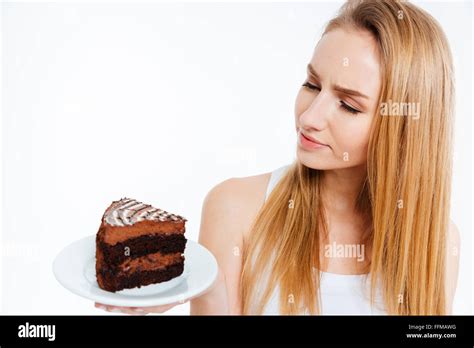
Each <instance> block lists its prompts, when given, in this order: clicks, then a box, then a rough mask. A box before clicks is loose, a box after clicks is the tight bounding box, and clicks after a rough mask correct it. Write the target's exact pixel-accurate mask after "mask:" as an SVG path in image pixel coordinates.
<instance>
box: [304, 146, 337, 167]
mask: <svg viewBox="0 0 474 348" xmlns="http://www.w3.org/2000/svg"><path fill="white" fill-rule="evenodd" d="M296 158H297V159H298V162H299V163H301V164H302V165H304V166H305V167H308V168H311V169H318V170H328V169H333V167H332V166H331V165H330V162H331V161H330V160H329V159H328V158H327V155H319V154H317V153H311V152H307V151H304V150H302V149H299V148H298V149H297V151H296Z"/></svg>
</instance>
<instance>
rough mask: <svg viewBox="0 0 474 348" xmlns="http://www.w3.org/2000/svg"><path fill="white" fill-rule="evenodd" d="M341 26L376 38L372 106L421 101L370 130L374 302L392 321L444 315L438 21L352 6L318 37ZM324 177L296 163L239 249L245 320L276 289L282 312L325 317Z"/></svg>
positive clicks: (365, 206) (445, 175)
mask: <svg viewBox="0 0 474 348" xmlns="http://www.w3.org/2000/svg"><path fill="white" fill-rule="evenodd" d="M337 28H342V29H356V30H366V31H368V32H370V33H371V34H372V35H373V37H374V38H375V40H376V42H377V45H378V50H379V54H380V59H381V73H382V87H381V91H380V95H379V100H378V105H379V106H381V105H383V103H385V105H387V104H388V105H389V104H390V103H392V102H395V103H398V105H409V104H403V103H416V104H417V105H418V112H419V113H418V115H417V116H416V117H413V115H411V116H410V115H406V114H405V115H401V116H400V115H399V116H386V115H385V114H384V113H383V110H382V108H379V109H378V111H377V113H376V115H375V117H374V120H373V122H372V125H371V131H370V136H369V144H368V152H367V177H366V180H365V182H364V185H363V186H362V187H361V188H360V195H359V198H358V201H357V207H358V209H359V210H360V211H361V212H362V213H365V214H367V215H368V216H369V219H368V221H369V225H368V226H367V228H366V230H367V231H368V232H369V238H368V240H367V241H368V242H369V243H370V246H371V248H370V250H371V255H370V258H369V259H370V265H369V266H368V267H369V269H368V271H369V273H368V274H370V280H371V282H370V284H371V286H370V289H371V291H370V292H371V296H370V299H371V303H372V304H373V303H374V301H375V295H376V291H377V289H378V288H380V292H381V295H382V301H383V305H384V309H385V311H386V312H387V313H388V314H401V315H410V314H416V315H427V314H433V315H441V314H445V311H446V308H445V306H446V304H445V302H446V299H445V255H446V234H447V231H448V227H449V210H450V194H451V192H450V188H451V167H452V127H453V104H454V101H453V98H454V87H453V86H454V83H453V76H454V75H453V67H452V57H451V54H450V50H449V47H448V43H447V40H446V37H445V36H444V34H443V31H442V30H441V28H440V26H439V25H438V23H437V22H436V20H435V19H434V18H433V17H431V16H430V15H429V14H427V13H426V12H425V11H423V10H421V9H419V8H417V7H416V6H414V5H412V4H410V3H407V2H398V1H348V2H347V3H345V4H344V5H343V6H342V7H341V9H340V11H339V13H338V15H337V16H336V17H335V18H334V19H332V20H331V21H330V22H329V23H328V25H327V26H326V29H325V31H324V33H323V35H324V34H325V33H327V32H329V31H331V30H334V29H337ZM411 105H413V104H411ZM323 175H324V171H320V170H316V169H312V168H308V167H306V166H304V165H303V164H301V163H300V162H299V161H297V160H295V162H294V163H292V164H291V166H290V167H289V168H288V170H287V171H286V173H285V175H284V176H283V177H282V178H281V179H280V181H279V182H278V183H277V185H276V186H275V187H274V189H273V190H272V192H271V194H270V195H269V196H268V197H267V200H266V202H265V204H264V205H263V206H262V208H261V209H260V211H259V213H258V214H257V217H256V219H255V220H254V222H253V225H252V227H251V231H250V233H249V237H248V239H247V240H244V250H243V269H242V276H241V282H240V284H241V295H242V312H243V314H260V313H262V312H263V310H264V308H265V305H266V304H267V303H268V301H269V299H270V297H271V295H272V293H273V291H274V290H275V289H276V286H277V285H278V286H279V291H280V297H279V305H280V313H282V314H301V313H302V311H305V312H308V311H309V313H312V314H317V313H320V312H321V297H320V292H319V286H320V269H321V265H320V262H321V261H320V250H321V246H322V245H321V240H322V239H321V238H322V237H324V236H325V235H327V222H326V217H325V213H324V205H323V201H322V199H321V190H322V188H321V182H322V180H321V178H322V176H323Z"/></svg>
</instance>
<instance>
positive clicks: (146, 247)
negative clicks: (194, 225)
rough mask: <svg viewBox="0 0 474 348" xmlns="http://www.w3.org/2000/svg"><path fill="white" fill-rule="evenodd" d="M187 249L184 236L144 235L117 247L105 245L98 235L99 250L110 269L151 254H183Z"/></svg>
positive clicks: (118, 244)
mask: <svg viewBox="0 0 474 348" xmlns="http://www.w3.org/2000/svg"><path fill="white" fill-rule="evenodd" d="M185 247H186V238H185V237H184V235H182V234H168V235H161V234H157V235H144V236H140V237H136V238H131V239H129V240H126V241H124V242H120V243H117V244H115V245H110V244H107V243H105V242H104V241H103V240H102V238H101V235H100V233H99V234H98V235H97V249H98V250H100V251H101V252H102V253H103V257H104V259H105V260H107V264H108V265H109V267H111V266H113V265H118V264H119V263H121V262H123V261H124V260H127V259H133V258H136V257H140V256H143V255H146V254H150V253H156V252H160V253H162V254H170V253H176V252H181V253H183V252H184V249H185Z"/></svg>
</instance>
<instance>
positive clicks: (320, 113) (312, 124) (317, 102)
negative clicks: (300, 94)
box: [299, 92, 331, 131]
mask: <svg viewBox="0 0 474 348" xmlns="http://www.w3.org/2000/svg"><path fill="white" fill-rule="evenodd" d="M330 111H331V104H330V98H329V96H328V95H325V93H324V92H320V93H319V94H318V95H317V96H315V97H314V99H313V100H312V101H311V104H310V105H309V106H308V108H307V109H306V110H305V111H304V112H303V113H302V114H301V115H300V116H299V124H300V127H301V128H304V129H312V128H313V129H315V130H318V131H320V130H323V129H325V128H326V127H327V124H328V120H329V114H330Z"/></svg>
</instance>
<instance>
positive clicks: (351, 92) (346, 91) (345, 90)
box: [308, 64, 369, 99]
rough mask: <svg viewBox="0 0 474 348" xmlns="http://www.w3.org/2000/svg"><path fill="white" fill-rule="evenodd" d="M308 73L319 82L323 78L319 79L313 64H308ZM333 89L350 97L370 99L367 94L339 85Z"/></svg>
mask: <svg viewBox="0 0 474 348" xmlns="http://www.w3.org/2000/svg"><path fill="white" fill-rule="evenodd" d="M308 73H309V74H310V75H312V76H314V77H315V78H317V79H318V80H320V79H321V78H320V77H319V75H318V73H317V72H316V70H315V69H314V68H313V67H312V65H311V64H308ZM333 88H334V90H336V91H339V92H341V93H344V94H348V95H353V96H356V97H362V98H366V99H369V97H368V96H366V95H365V94H363V93H360V92H359V91H355V90H353V89H348V88H344V87H341V86H338V85H333Z"/></svg>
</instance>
